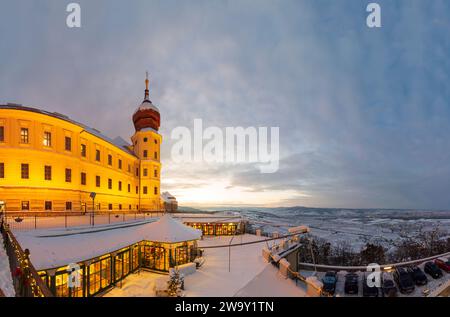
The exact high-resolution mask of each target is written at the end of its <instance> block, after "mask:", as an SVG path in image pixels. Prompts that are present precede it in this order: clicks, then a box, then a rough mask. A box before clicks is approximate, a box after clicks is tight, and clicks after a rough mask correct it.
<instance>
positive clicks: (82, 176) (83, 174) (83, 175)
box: [81, 173, 86, 185]
mask: <svg viewBox="0 0 450 317" xmlns="http://www.w3.org/2000/svg"><path fill="white" fill-rule="evenodd" d="M81 185H86V173H81Z"/></svg>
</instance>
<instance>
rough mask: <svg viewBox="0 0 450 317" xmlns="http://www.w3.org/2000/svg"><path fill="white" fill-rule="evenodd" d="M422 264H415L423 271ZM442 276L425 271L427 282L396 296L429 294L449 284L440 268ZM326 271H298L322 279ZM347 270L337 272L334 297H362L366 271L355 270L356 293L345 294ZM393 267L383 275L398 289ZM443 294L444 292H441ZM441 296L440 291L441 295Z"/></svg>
mask: <svg viewBox="0 0 450 317" xmlns="http://www.w3.org/2000/svg"><path fill="white" fill-rule="evenodd" d="M424 265H425V263H422V264H420V265H417V266H418V267H419V268H420V269H421V270H422V271H424ZM441 271H442V277H440V278H437V279H434V278H433V277H431V276H430V275H429V274H427V273H425V275H426V277H427V280H428V282H427V284H426V285H423V286H418V285H415V286H414V291H413V292H412V293H410V294H402V293H401V292H400V291H398V292H397V297H425V296H428V295H429V294H431V293H433V291H435V290H437V289H439V288H441V287H444V289H445V285H449V284H450V273H447V272H445V270H442V269H441ZM325 273H326V272H315V273H314V272H312V271H300V274H302V275H304V276H311V275H316V276H317V277H318V279H319V280H322V278H323V277H324V275H325ZM347 273H348V272H347V271H338V272H337V277H338V279H337V283H336V291H335V293H334V296H335V297H363V280H364V274H365V273H367V272H362V271H359V272H355V273H356V274H357V275H358V294H346V293H345V290H344V289H345V275H346V274H347ZM393 273H394V269H391V270H388V271H386V272H385V273H383V275H384V274H385V275H387V276H388V277H389V278H390V279H392V280H393V281H394V283H395V286H396V287H397V290H398V289H399V287H398V284H397V282H396V281H395V279H394V276H393ZM443 293H444V294H445V292H443ZM378 294H379V295H378V296H383V295H382V292H381V289H379V290H378ZM440 296H442V292H441V295H440Z"/></svg>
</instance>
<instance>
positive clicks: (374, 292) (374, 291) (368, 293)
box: [363, 275, 378, 297]
mask: <svg viewBox="0 0 450 317" xmlns="http://www.w3.org/2000/svg"><path fill="white" fill-rule="evenodd" d="M363 296H364V297H378V287H376V286H370V285H369V280H368V275H364V280H363Z"/></svg>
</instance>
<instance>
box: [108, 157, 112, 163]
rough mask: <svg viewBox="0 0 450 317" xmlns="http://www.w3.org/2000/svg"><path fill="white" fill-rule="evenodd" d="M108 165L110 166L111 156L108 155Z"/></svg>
mask: <svg viewBox="0 0 450 317" xmlns="http://www.w3.org/2000/svg"><path fill="white" fill-rule="evenodd" d="M108 165H112V155H111V154H108Z"/></svg>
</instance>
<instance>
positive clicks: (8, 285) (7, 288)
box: [0, 235, 15, 297]
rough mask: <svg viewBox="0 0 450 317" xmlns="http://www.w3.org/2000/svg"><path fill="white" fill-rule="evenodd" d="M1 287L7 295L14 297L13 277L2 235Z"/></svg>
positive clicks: (0, 237) (0, 245) (0, 246)
mask: <svg viewBox="0 0 450 317" xmlns="http://www.w3.org/2000/svg"><path fill="white" fill-rule="evenodd" d="M0 289H1V290H2V291H3V293H4V294H5V296H7V297H14V296H15V291H14V285H13V281H12V277H11V271H10V269H9V260H8V256H7V254H6V251H5V248H4V247H3V238H2V236H1V235H0Z"/></svg>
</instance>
